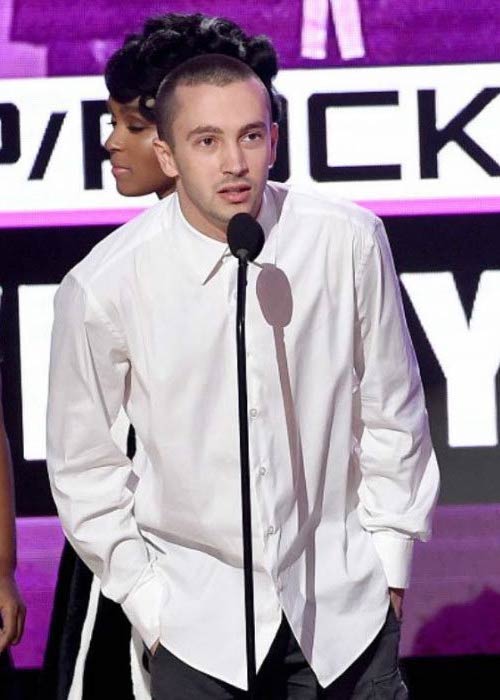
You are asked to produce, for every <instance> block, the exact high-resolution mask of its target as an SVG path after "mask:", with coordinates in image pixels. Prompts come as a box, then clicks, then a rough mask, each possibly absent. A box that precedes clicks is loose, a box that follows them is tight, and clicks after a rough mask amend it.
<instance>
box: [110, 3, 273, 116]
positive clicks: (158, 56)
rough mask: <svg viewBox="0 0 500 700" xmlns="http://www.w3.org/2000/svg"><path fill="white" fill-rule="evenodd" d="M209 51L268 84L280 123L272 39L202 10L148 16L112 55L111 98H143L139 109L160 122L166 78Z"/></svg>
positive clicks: (123, 102) (121, 101) (117, 99)
mask: <svg viewBox="0 0 500 700" xmlns="http://www.w3.org/2000/svg"><path fill="white" fill-rule="evenodd" d="M207 53H217V54H224V55H226V56H232V57H234V58H238V59H239V60H240V61H243V63H246V64H247V65H248V66H249V67H250V68H251V69H252V70H253V71H254V73H256V74H257V76H258V77H259V78H260V79H261V80H262V82H263V83H264V85H265V87H266V89H267V91H268V92H269V96H270V98H271V108H272V117H273V120H274V121H279V118H280V115H281V109H280V97H279V95H278V94H277V93H276V91H275V90H274V88H273V85H272V81H273V78H274V77H275V76H276V74H277V72H278V57H277V55H276V51H275V50H274V47H273V45H272V44H271V42H270V40H269V39H268V38H267V37H266V36H264V35H259V36H254V37H250V36H247V35H246V34H245V33H244V32H243V30H242V29H241V28H240V27H238V25H237V24H235V23H234V22H231V20H228V19H221V18H219V17H207V16H206V15H203V14H200V13H197V14H192V15H183V14H177V13H174V12H172V13H168V14H165V15H160V16H159V17H152V18H151V19H148V20H146V22H145V23H144V26H143V30H142V34H131V35H130V36H127V37H126V38H125V41H124V43H123V46H122V48H121V49H118V51H116V52H115V53H114V54H113V55H112V56H111V58H110V59H109V61H108V63H107V65H106V69H105V73H104V77H105V80H106V86H107V88H108V90H109V94H110V96H111V97H112V98H113V99H114V100H116V101H117V102H120V103H121V104H125V103H127V102H131V101H132V100H135V99H136V98H139V109H140V111H141V113H142V114H143V116H144V117H145V118H146V119H147V120H148V121H151V122H154V121H155V114H154V102H155V96H156V93H157V91H158V88H159V86H160V83H161V82H162V80H163V78H164V77H165V76H166V75H167V74H168V73H169V72H170V71H171V70H172V69H173V68H176V67H177V66H179V65H180V64H181V63H183V62H184V61H186V60H187V59H189V58H193V57H194V56H199V55H202V54H207Z"/></svg>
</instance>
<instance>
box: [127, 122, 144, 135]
mask: <svg viewBox="0 0 500 700" xmlns="http://www.w3.org/2000/svg"><path fill="white" fill-rule="evenodd" d="M145 128H146V127H145V126H137V125H134V124H130V125H129V126H128V127H127V129H128V130H129V131H130V133H131V134H140V133H141V131H144V129H145Z"/></svg>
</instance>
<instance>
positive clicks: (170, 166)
mask: <svg viewBox="0 0 500 700" xmlns="http://www.w3.org/2000/svg"><path fill="white" fill-rule="evenodd" d="M153 148H154V149H155V153H156V157H157V158H158V162H159V164H160V168H161V169H162V170H163V172H164V173H165V175H167V176H168V177H177V175H178V174H179V171H178V170H177V165H176V163H175V158H174V152H173V150H172V147H171V146H169V144H168V143H167V142H166V141H163V140H162V139H159V138H158V139H154V141H153Z"/></svg>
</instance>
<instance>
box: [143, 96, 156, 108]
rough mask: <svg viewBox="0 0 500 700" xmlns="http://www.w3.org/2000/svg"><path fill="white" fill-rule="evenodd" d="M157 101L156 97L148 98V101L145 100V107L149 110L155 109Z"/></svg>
mask: <svg viewBox="0 0 500 700" xmlns="http://www.w3.org/2000/svg"><path fill="white" fill-rule="evenodd" d="M155 103H156V100H155V98H154V97H148V99H147V100H144V106H145V107H147V108H148V109H153V108H154V106H155Z"/></svg>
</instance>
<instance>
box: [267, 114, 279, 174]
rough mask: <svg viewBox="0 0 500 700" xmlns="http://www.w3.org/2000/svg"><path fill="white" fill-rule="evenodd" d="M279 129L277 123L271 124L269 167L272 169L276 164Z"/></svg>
mask: <svg viewBox="0 0 500 700" xmlns="http://www.w3.org/2000/svg"><path fill="white" fill-rule="evenodd" d="M278 138H279V127H278V125H277V124H276V122H273V123H272V124H271V156H270V159H269V167H270V168H272V167H273V165H274V163H275V162H276V152H277V149H278Z"/></svg>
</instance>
